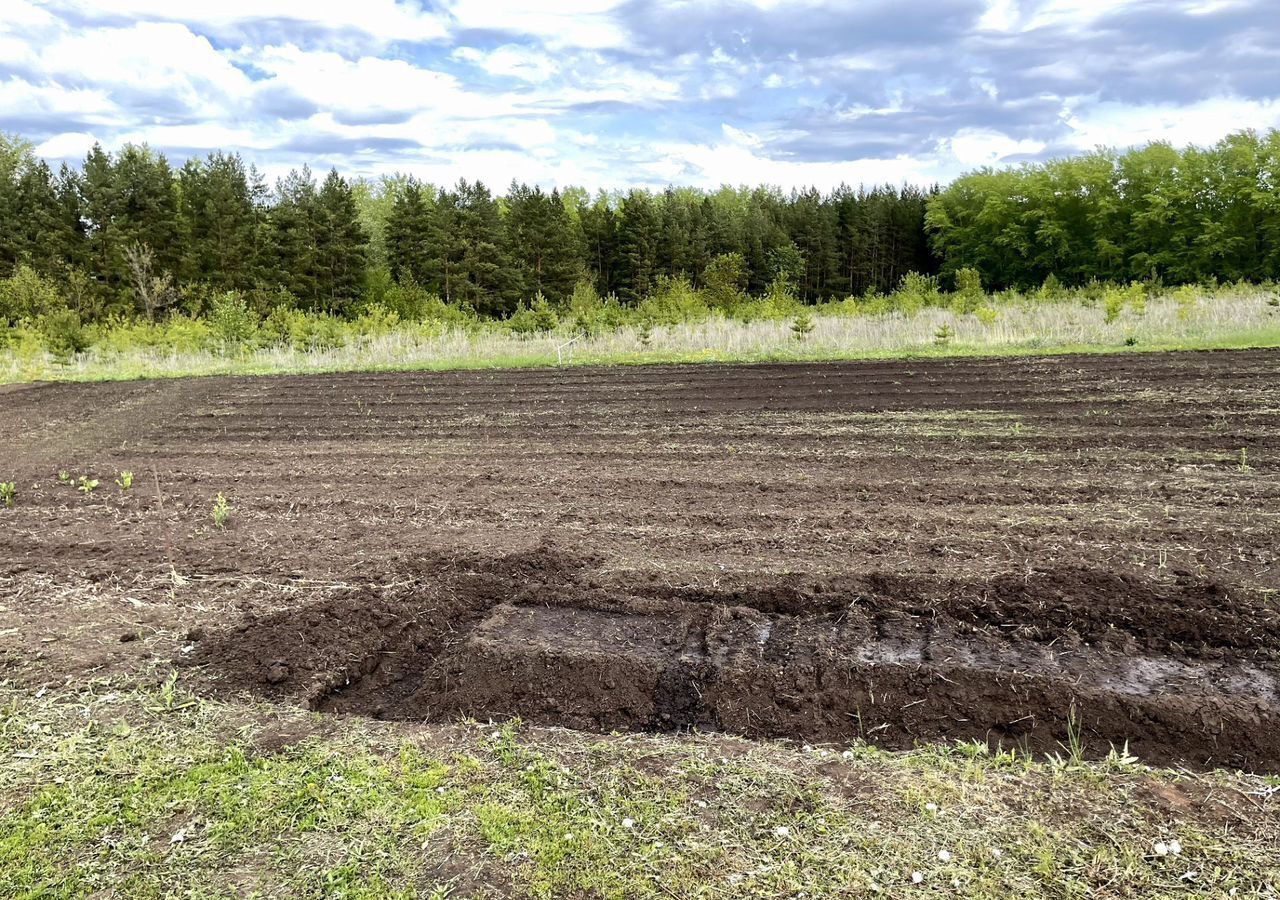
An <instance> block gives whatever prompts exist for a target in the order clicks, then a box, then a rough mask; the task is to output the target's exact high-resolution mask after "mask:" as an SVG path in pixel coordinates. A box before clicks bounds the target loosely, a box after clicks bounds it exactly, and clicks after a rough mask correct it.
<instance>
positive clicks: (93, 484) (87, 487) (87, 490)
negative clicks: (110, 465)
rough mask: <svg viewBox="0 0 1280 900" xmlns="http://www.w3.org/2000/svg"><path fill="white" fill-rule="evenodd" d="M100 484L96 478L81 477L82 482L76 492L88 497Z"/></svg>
mask: <svg viewBox="0 0 1280 900" xmlns="http://www.w3.org/2000/svg"><path fill="white" fill-rule="evenodd" d="M98 483H99V482H98V479H96V478H90V477H89V476H88V475H81V476H80V482H79V484H78V486H77V487H76V490H78V491H79V492H80V493H82V494H84V495H85V496H86V497H87V496H89V495H90V494H92V493H93V492H94V491H96V490H97V489H98Z"/></svg>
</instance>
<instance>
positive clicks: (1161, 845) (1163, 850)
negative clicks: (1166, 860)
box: [1155, 841, 1169, 856]
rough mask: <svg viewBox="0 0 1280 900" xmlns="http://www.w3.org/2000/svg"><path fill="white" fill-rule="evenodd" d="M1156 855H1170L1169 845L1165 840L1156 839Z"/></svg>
mask: <svg viewBox="0 0 1280 900" xmlns="http://www.w3.org/2000/svg"><path fill="white" fill-rule="evenodd" d="M1155 849H1156V856H1168V855H1169V845H1168V844H1166V843H1165V842H1164V841H1156V848H1155Z"/></svg>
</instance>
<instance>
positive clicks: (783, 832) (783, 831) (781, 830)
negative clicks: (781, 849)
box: [773, 825, 791, 837]
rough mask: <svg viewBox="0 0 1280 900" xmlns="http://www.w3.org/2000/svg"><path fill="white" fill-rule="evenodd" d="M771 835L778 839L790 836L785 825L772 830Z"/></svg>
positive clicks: (789, 830)
mask: <svg viewBox="0 0 1280 900" xmlns="http://www.w3.org/2000/svg"><path fill="white" fill-rule="evenodd" d="M773 833H774V834H776V835H777V836H778V837H786V836H787V835H789V834H791V829H790V828H788V827H787V826H786V825H779V826H778V827H777V828H775V829H773Z"/></svg>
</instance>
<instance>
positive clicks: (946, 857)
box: [938, 850, 951, 862]
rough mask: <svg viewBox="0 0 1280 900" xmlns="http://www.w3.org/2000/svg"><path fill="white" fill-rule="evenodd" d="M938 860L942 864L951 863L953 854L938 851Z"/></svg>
mask: <svg viewBox="0 0 1280 900" xmlns="http://www.w3.org/2000/svg"><path fill="white" fill-rule="evenodd" d="M938 859H939V860H941V861H942V862H951V853H950V851H947V850H939V851H938Z"/></svg>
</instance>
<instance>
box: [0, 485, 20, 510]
mask: <svg viewBox="0 0 1280 900" xmlns="http://www.w3.org/2000/svg"><path fill="white" fill-rule="evenodd" d="M17 496H18V485H17V483H16V482H13V481H0V503H3V504H4V505H5V507H6V508H11V507H12V506H13V500H14V498H15V497H17Z"/></svg>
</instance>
